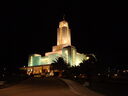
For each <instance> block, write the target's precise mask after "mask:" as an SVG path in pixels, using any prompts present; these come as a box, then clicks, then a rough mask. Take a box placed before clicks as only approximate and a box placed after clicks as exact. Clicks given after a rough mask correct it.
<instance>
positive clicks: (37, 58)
mask: <svg viewBox="0 0 128 96" xmlns="http://www.w3.org/2000/svg"><path fill="white" fill-rule="evenodd" d="M59 57H62V58H63V59H64V60H65V62H66V63H67V64H69V65H70V66H78V65H79V64H80V63H81V62H82V61H83V60H88V59H89V57H88V56H87V55H85V54H81V53H78V52H77V50H76V48H75V46H73V45H72V44H71V31H70V29H69V25H68V22H67V21H66V20H62V21H61V22H59V28H58V29H57V44H56V45H55V46H53V47H52V51H51V52H46V53H45V56H41V55H40V54H32V55H30V57H29V62H28V71H31V70H32V66H35V67H34V68H36V69H38V68H39V66H42V67H41V68H42V69H41V70H40V71H41V72H42V70H43V68H44V69H45V70H47V69H48V70H47V71H48V72H49V71H50V70H49V65H50V64H52V63H53V62H54V61H56V60H57V58H59Z"/></svg>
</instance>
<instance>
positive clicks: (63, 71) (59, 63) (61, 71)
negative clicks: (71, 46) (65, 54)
mask: <svg viewBox="0 0 128 96" xmlns="http://www.w3.org/2000/svg"><path fill="white" fill-rule="evenodd" d="M68 68H69V64H67V63H66V62H65V61H64V59H63V58H62V57H59V58H58V59H57V60H56V61H54V63H52V64H51V69H52V70H53V71H54V75H55V74H56V76H58V75H59V76H65V75H67V73H68ZM55 70H57V72H55Z"/></svg>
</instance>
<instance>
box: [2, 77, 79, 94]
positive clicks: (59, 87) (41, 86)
mask: <svg viewBox="0 0 128 96" xmlns="http://www.w3.org/2000/svg"><path fill="white" fill-rule="evenodd" d="M0 96H78V95H77V94H75V93H73V92H72V91H71V90H70V89H69V87H68V86H67V85H66V83H64V82H63V81H62V80H60V79H55V78H44V79H42V78H30V79H28V80H26V81H23V82H21V83H19V84H17V85H13V86H11V87H8V88H4V89H0Z"/></svg>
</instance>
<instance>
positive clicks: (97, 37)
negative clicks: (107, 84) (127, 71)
mask: <svg viewBox="0 0 128 96" xmlns="http://www.w3.org/2000/svg"><path fill="white" fill-rule="evenodd" d="M15 3H17V4H14V5H13V4H10V6H4V7H3V8H2V15H1V21H2V22H0V23H1V28H0V30H1V32H3V33H5V34H4V39H3V40H2V41H3V43H2V44H4V46H3V47H4V48H6V57H7V58H8V60H7V62H8V61H9V62H8V63H7V64H4V63H3V65H6V66H8V67H11V68H12V67H22V66H24V65H27V63H28V57H29V55H30V54H34V53H39V54H41V55H42V56H43V55H44V53H45V52H50V51H51V50H52V46H54V45H56V43H57V41H56V39H57V28H58V24H59V22H60V21H61V20H62V18H63V15H64V14H65V15H66V16H65V19H66V20H67V21H68V22H69V27H70V29H71V38H72V45H74V46H75V47H76V48H77V51H78V52H80V53H94V54H95V55H96V57H97V59H98V61H99V64H101V65H128V63H127V54H128V47H127V45H128V35H127V33H128V23H127V21H128V20H127V18H128V16H127V8H128V7H127V5H126V3H125V2H123V3H121V2H114V3H113V4H112V2H111V3H108V2H93V3H92V2H80V1H79V2H76V0H73V1H70V2H68V1H60V2H15ZM101 3H102V4H101Z"/></svg>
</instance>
